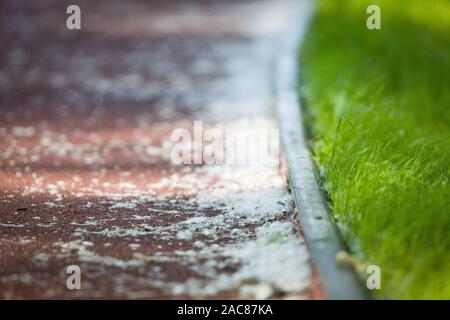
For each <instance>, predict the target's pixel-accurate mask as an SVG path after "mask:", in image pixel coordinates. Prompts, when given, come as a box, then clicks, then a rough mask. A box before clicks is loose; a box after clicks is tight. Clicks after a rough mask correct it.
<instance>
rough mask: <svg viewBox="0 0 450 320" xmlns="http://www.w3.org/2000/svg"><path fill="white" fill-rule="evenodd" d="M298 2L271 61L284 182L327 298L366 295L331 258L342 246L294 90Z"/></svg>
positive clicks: (300, 28)
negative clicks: (294, 17)
mask: <svg viewBox="0 0 450 320" xmlns="http://www.w3.org/2000/svg"><path fill="white" fill-rule="evenodd" d="M301 7H302V9H305V8H307V9H306V10H303V11H302V12H299V17H298V19H297V21H296V22H295V23H294V24H293V25H292V27H291V30H290V32H289V34H288V35H287V37H286V38H284V39H282V40H281V44H280V48H279V51H278V52H279V57H278V59H277V61H276V64H275V92H276V109H277V113H278V122H279V128H280V136H281V140H282V144H283V147H284V153H285V155H286V158H287V163H288V170H289V182H290V186H291V189H292V192H293V195H294V199H295V203H296V205H297V209H298V212H299V218H300V223H301V226H302V228H303V232H304V234H305V237H306V239H307V241H308V246H309V249H310V253H311V258H312V261H313V263H314V265H315V267H316V268H317V271H318V273H319V278H320V281H321V283H322V285H323V287H324V290H325V292H326V295H327V297H328V299H355V300H356V299H358V300H360V299H367V298H368V297H369V295H368V293H367V291H366V290H364V289H363V287H362V285H361V283H360V280H359V279H358V277H357V276H356V274H355V273H354V271H353V270H352V268H351V267H350V266H340V265H338V264H337V262H336V254H337V253H338V252H339V251H342V250H345V249H344V246H343V244H342V242H341V240H340V237H339V234H338V230H337V228H336V225H335V222H334V220H333V218H332V217H331V215H330V212H329V210H328V207H327V205H326V204H325V201H324V199H323V195H322V193H321V191H320V188H319V185H318V183H317V180H316V175H315V170H314V169H315V167H314V162H313V160H312V158H311V154H310V151H309V149H308V145H307V140H306V137H305V131H304V127H303V120H302V114H301V105H300V99H299V96H298V91H297V87H298V85H297V83H298V77H299V74H298V69H299V65H298V55H297V53H298V48H299V45H300V43H301V40H302V39H303V37H304V34H305V33H306V29H307V26H308V25H309V21H310V18H311V15H312V11H313V10H312V5H311V4H309V5H304V6H301ZM305 11H306V12H305Z"/></svg>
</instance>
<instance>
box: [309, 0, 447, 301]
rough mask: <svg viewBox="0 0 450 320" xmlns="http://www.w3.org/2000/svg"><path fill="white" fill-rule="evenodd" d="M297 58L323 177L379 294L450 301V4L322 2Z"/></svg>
mask: <svg viewBox="0 0 450 320" xmlns="http://www.w3.org/2000/svg"><path fill="white" fill-rule="evenodd" d="M370 4H377V5H379V6H380V8H381V30H368V29H367V27H366V19H367V17H368V14H367V13H366V8H367V7H368V5H370ZM301 65H302V71H301V72H302V75H303V78H304V81H302V83H301V88H300V92H301V95H303V97H304V98H305V99H306V102H307V103H306V107H305V114H306V122H307V125H308V127H309V129H310V138H311V145H312V148H313V150H314V155H315V158H316V160H317V162H318V164H319V167H320V168H321V170H320V172H321V183H322V185H323V187H324V189H326V191H327V193H328V194H329V198H330V206H331V208H332V212H333V214H334V216H335V217H336V220H337V221H338V222H339V225H340V226H341V229H342V231H343V235H344V238H345V240H346V242H347V243H348V245H349V247H350V248H351V249H352V250H353V252H354V253H355V254H357V255H358V256H359V257H360V258H361V259H363V260H364V261H365V262H367V263H370V264H377V265H378V266H380V268H381V271H382V283H381V286H382V289H381V290H379V291H378V292H377V296H378V297H383V298H399V299H412V298H416V299H425V298H427V299H444V298H446V299H450V183H449V177H450V1H446V0H428V1H426V0H409V1H403V0H384V1H379V0H370V1H367V0H340V1H337V0H322V1H320V2H318V4H317V10H316V13H315V18H314V19H313V22H312V25H311V29H310V32H309V34H308V36H307V37H306V40H305V42H304V45H303V48H302V50H301Z"/></svg>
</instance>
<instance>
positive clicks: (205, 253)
mask: <svg viewBox="0 0 450 320" xmlns="http://www.w3.org/2000/svg"><path fill="white" fill-rule="evenodd" d="M69 4H71V3H69V2H67V3H66V1H56V0H54V1H39V2H36V1H35V2H30V1H12V0H9V1H2V4H1V9H0V21H1V24H2V27H1V28H0V42H1V45H2V50H1V51H0V88H1V90H0V112H1V117H0V150H2V151H1V154H0V244H1V245H0V297H1V298H127V299H147V298H238V297H245V298H255V297H256V298H270V297H278V298H316V297H318V296H320V295H321V291H320V289H319V288H318V283H317V280H315V277H313V276H312V274H314V272H313V271H312V269H311V264H310V260H309V254H308V250H307V247H306V244H305V241H304V239H303V237H302V235H301V234H300V231H299V228H298V223H297V217H296V213H295V208H294V205H293V201H292V197H291V195H290V193H289V192H288V186H287V179H286V171H285V168H284V166H283V165H282V166H280V167H273V166H272V167H268V166H242V165H240V166H239V165H230V166H223V165H202V166H201V165H195V166H194V165H192V166H175V165H173V164H172V163H171V161H170V148H171V146H172V144H171V142H170V135H171V133H172V132H173V130H174V129H176V128H191V127H192V126H193V123H194V121H195V120H201V121H203V123H204V124H205V125H206V126H208V127H216V128H218V127H220V128H249V127H251V128H260V129H270V128H276V123H275V120H274V116H273V96H272V92H273V90H272V87H271V85H272V84H271V76H272V74H271V72H272V62H273V58H274V57H275V55H276V53H277V41H278V39H279V37H280V36H281V35H283V32H285V31H286V30H287V27H288V23H289V21H292V17H294V16H296V15H298V13H296V11H297V9H300V10H303V11H304V12H306V11H305V10H306V9H307V6H306V2H303V1H296V0H292V1H290V0H272V1H269V0H268V1H206V0H204V1H138V0H136V1H118V0H115V1H85V0H83V1H81V0H79V1H77V4H78V5H79V6H80V7H81V10H82V30H81V31H68V30H67V29H66V28H65V18H66V14H65V9H66V7H67V6H68V5H69ZM68 265H78V266H79V267H80V269H81V274H82V281H81V283H82V289H81V290H68V289H67V287H66V279H67V277H68V274H66V267H67V266H68Z"/></svg>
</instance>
